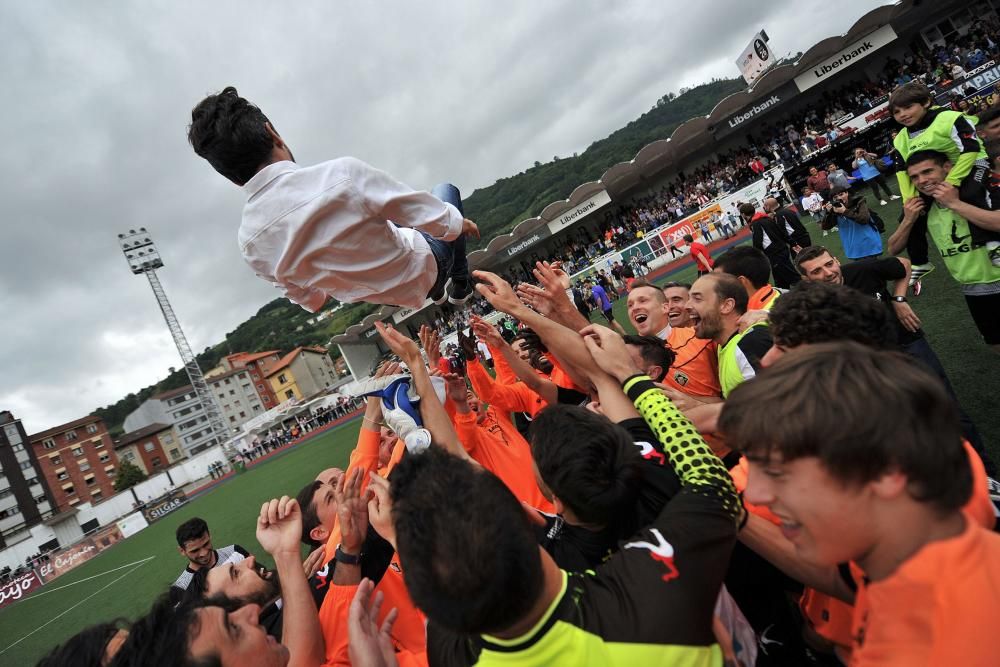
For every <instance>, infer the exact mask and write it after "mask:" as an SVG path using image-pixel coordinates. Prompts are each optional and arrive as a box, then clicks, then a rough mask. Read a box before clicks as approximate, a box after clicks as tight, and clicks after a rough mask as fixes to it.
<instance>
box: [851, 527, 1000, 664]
mask: <svg viewBox="0 0 1000 667" xmlns="http://www.w3.org/2000/svg"><path fill="white" fill-rule="evenodd" d="M965 523H966V526H965V530H963V531H962V533H961V534H960V535H958V536H956V537H953V538H951V539H947V540H939V541H936V542H931V543H929V544H925V545H924V546H923V547H921V548H920V550H919V551H917V552H916V553H915V554H914V555H913V556H911V557H910V558H909V559H908V560H906V561H905V562H904V563H903V564H902V565H900V566H899V567H898V568H897V569H896V571H895V572H894V573H893V574H892V575H891V576H889V577H888V578H886V579H884V580H882V581H876V582H869V583H866V582H865V577H864V576H863V573H861V572H860V570H859V569H858V568H857V567H852V570H853V574H854V576H855V580H856V581H857V584H858V594H857V597H856V599H855V606H854V624H853V629H852V632H851V634H852V639H853V644H852V646H853V649H854V650H853V652H852V654H851V661H850V663H849V664H850V665H852V666H854V667H861V666H867V665H879V666H880V667H897V666H898V667H904V666H906V667H910V666H912V665H995V664H997V656H996V647H995V646H994V645H993V640H994V639H995V638H996V619H997V617H998V616H1000V535H998V534H997V533H994V532H992V531H989V530H987V529H985V528H983V527H982V526H980V525H978V524H976V523H975V522H973V521H970V520H968V517H966V522H965Z"/></svg>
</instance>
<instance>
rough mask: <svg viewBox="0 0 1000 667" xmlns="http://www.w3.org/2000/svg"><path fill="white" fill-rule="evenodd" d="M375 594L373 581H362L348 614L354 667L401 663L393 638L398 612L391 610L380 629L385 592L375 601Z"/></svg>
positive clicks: (376, 596) (348, 631)
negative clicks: (380, 613)
mask: <svg viewBox="0 0 1000 667" xmlns="http://www.w3.org/2000/svg"><path fill="white" fill-rule="evenodd" d="M373 590H375V584H373V583H372V580H371V579H362V580H361V583H360V584H358V590H357V592H356V593H355V594H354V599H353V600H352V601H351V606H350V608H349V609H348V611H347V634H348V638H349V640H348V645H347V651H348V655H349V656H350V658H351V664H352V665H353V666H354V667H395V666H396V665H398V664H399V663H398V662H397V661H396V650H395V649H394V648H393V645H392V637H391V636H390V635H391V632H392V625H393V623H395V621H396V617H397V616H398V610H396V609H392V610H391V611H390V612H389V613H388V614H386V615H385V620H384V621H383V622H382V627H379V625H378V613H379V610H380V609H381V608H382V592H381V591H379V592H378V593H376V594H375V596H374V600H373V599H372V591H373Z"/></svg>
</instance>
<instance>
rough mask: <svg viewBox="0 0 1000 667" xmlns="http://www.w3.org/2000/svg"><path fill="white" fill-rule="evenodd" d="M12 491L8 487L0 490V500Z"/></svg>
mask: <svg viewBox="0 0 1000 667" xmlns="http://www.w3.org/2000/svg"><path fill="white" fill-rule="evenodd" d="M12 493H14V492H13V491H11V490H10V489H3V490H2V491H0V500H2V499H4V498H6V497H7V496H9V495H10V494H12Z"/></svg>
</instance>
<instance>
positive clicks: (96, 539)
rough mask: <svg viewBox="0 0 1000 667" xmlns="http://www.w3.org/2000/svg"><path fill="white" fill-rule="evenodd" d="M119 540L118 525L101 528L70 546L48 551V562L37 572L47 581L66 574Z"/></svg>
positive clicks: (120, 535)
mask: <svg viewBox="0 0 1000 667" xmlns="http://www.w3.org/2000/svg"><path fill="white" fill-rule="evenodd" d="M120 540H122V534H121V531H120V530H118V526H116V525H111V526H108V527H106V528H103V529H101V530H100V531H98V532H97V533H94V534H93V535H91V536H90V537H85V538H83V539H82V540H80V541H79V542H77V543H76V544H74V545H72V546H69V547H66V548H65V549H60V550H59V551H53V552H52V553H50V554H49V560H48V562H46V563H42V564H41V565H39V566H38V574H39V576H40V577H41V578H42V581H43V582H45V583H48V582H50V581H52V580H53V579H55V578H56V577H58V576H61V575H63V574H66V573H67V572H69V571H70V570H72V569H73V568H75V567H77V566H79V565H82V564H83V563H86V562H87V561H88V560H90V559H91V558H93V557H94V556H96V555H97V554H99V553H101V552H102V551H104V550H105V549H107V548H108V547H110V546H111V545H112V544H115V543H116V542H119V541H120Z"/></svg>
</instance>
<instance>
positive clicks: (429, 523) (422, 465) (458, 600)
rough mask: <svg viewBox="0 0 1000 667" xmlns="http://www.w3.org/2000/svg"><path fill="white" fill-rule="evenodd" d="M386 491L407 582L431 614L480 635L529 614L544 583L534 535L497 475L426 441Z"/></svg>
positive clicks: (419, 603)
mask: <svg viewBox="0 0 1000 667" xmlns="http://www.w3.org/2000/svg"><path fill="white" fill-rule="evenodd" d="M390 490H391V494H392V503H393V508H392V518H393V524H394V525H395V528H396V542H397V544H398V547H399V556H400V558H401V559H402V561H403V562H404V563H406V571H405V573H404V579H405V582H406V588H407V589H408V590H409V592H410V596H411V597H412V598H413V601H414V603H416V605H417V607H419V608H420V609H421V611H423V612H424V613H426V614H427V617H428V618H429V619H431V620H433V621H435V622H437V623H440V624H441V625H443V626H445V627H447V628H450V629H452V630H455V631H458V632H464V633H470V634H482V633H495V632H498V631H501V630H504V629H506V628H509V627H511V626H512V625H514V624H515V623H517V622H518V621H519V620H520V619H522V618H523V617H524V615H525V614H527V613H528V611H529V610H530V609H531V607H532V605H534V604H535V603H536V602H537V600H538V597H539V596H540V595H541V593H542V587H543V585H544V577H543V573H542V563H541V557H540V554H539V551H538V541H537V539H536V538H535V534H534V529H533V527H532V526H531V525H530V523H529V521H528V517H527V515H526V514H525V511H524V508H523V507H522V506H521V503H520V502H518V500H517V498H515V497H514V494H512V493H511V492H510V490H509V489H508V488H507V487H506V486H505V485H504V483H503V482H501V481H500V479H499V478H498V477H496V476H495V475H494V474H492V473H490V472H488V471H486V470H484V469H482V468H480V467H478V466H475V465H473V464H471V463H469V462H467V461H463V460H461V459H459V458H457V457H455V456H452V455H451V454H448V453H447V452H445V451H444V450H442V449H440V448H439V447H431V448H430V449H429V450H427V451H426V452H424V453H422V454H420V455H419V456H407V457H404V458H403V460H402V461H401V462H400V464H399V465H397V466H396V468H395V470H394V473H393V479H392V483H391V488H390Z"/></svg>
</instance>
